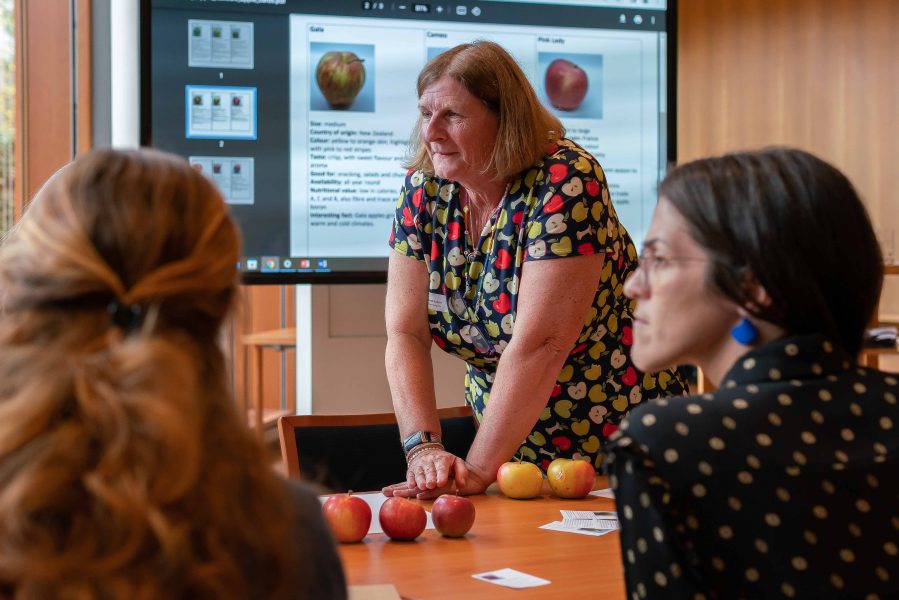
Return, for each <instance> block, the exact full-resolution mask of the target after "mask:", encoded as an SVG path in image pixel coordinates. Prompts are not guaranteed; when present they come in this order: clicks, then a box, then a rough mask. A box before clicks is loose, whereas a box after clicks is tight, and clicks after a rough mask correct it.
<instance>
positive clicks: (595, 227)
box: [525, 145, 620, 260]
mask: <svg viewBox="0 0 899 600" xmlns="http://www.w3.org/2000/svg"><path fill="white" fill-rule="evenodd" d="M542 170H543V183H542V184H540V185H538V186H536V187H535V190H534V191H535V196H536V203H535V204H534V206H533V207H532V208H531V210H530V213H529V215H528V225H527V246H526V247H527V252H526V253H525V260H540V259H544V258H563V257H566V256H581V255H586V254H598V253H609V254H614V253H615V252H616V248H615V241H616V240H617V239H618V237H619V235H620V227H619V224H618V220H617V217H616V216H615V212H614V210H612V208H611V203H610V200H609V191H608V187H607V185H606V178H605V174H604V173H603V170H602V167H600V165H599V163H598V162H596V159H594V158H593V157H592V156H590V154H589V153H587V152H585V151H583V150H581V149H580V148H577V147H576V146H574V145H572V146H571V147H570V149H562V150H559V151H557V152H556V153H554V154H553V155H551V156H549V157H548V158H547V159H546V161H545V163H544V165H543V169H542Z"/></svg>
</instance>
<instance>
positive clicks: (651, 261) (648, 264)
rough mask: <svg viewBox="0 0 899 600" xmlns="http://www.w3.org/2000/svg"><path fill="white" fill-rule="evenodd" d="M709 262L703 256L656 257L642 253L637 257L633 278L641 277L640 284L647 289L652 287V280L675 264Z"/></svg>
mask: <svg viewBox="0 0 899 600" xmlns="http://www.w3.org/2000/svg"><path fill="white" fill-rule="evenodd" d="M686 262H708V258H705V257H702V256H656V255H655V254H646V253H641V254H640V256H638V257H637V270H636V271H634V274H633V277H639V278H640V279H639V283H640V284H642V285H643V286H645V287H651V286H650V278H651V277H652V276H657V275H658V273H660V272H662V271H664V270H666V269H668V268H669V267H671V265H673V264H675V263H686Z"/></svg>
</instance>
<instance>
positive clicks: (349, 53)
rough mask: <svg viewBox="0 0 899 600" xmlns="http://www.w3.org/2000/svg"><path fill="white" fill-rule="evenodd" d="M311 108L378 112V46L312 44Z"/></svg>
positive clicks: (310, 50)
mask: <svg viewBox="0 0 899 600" xmlns="http://www.w3.org/2000/svg"><path fill="white" fill-rule="evenodd" d="M309 69H310V81H309V108H310V109H311V110H342V111H354V112H375V47H374V46H373V45H371V44H343V43H339V42H338V43H330V42H329V43H324V42H312V43H310V44H309Z"/></svg>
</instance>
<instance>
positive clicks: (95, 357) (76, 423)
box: [0, 150, 296, 599]
mask: <svg viewBox="0 0 899 600" xmlns="http://www.w3.org/2000/svg"><path fill="white" fill-rule="evenodd" d="M238 254H239V236H238V233H237V230H236V228H235V226H234V224H233V222H232V220H231V218H230V217H229V215H228V213H227V209H226V206H225V205H224V203H223V201H222V199H221V197H220V196H219V194H218V192H217V191H216V190H215V189H214V187H213V186H212V185H211V183H210V182H209V181H207V180H206V179H205V178H204V177H203V176H202V175H200V174H199V173H197V172H196V171H195V170H194V169H192V168H191V167H190V166H189V165H188V164H187V163H186V162H185V161H184V160H182V159H179V158H177V157H175V156H172V155H168V154H164V153H161V152H156V151H150V150H140V151H125V152H123V151H113V150H101V151H95V152H92V153H90V154H88V155H86V156H84V157H82V158H79V159H78V160H76V161H75V162H74V163H72V164H71V165H70V166H68V167H67V168H66V169H65V170H64V171H63V172H61V173H60V174H58V175H57V176H55V177H54V178H52V179H51V180H50V181H49V182H48V183H47V184H46V185H45V187H44V188H43V189H42V190H41V191H40V192H39V193H38V195H37V196H36V198H35V200H34V202H33V203H32V205H31V206H30V207H29V209H28V210H27V212H26V213H25V215H24V217H23V218H22V220H21V222H20V223H19V224H18V225H17V226H16V228H15V230H14V231H13V233H12V234H11V236H10V238H9V239H8V240H7V242H6V243H5V245H4V246H3V248H2V250H0V303H2V304H0V310H2V312H0V545H2V551H0V590H2V591H0V595H3V596H6V595H9V596H10V597H13V596H14V597H16V598H51V597H52V598H129V599H135V598H136V599H142V598H147V599H150V598H246V597H248V596H251V595H254V596H255V595H264V597H288V596H290V590H289V589H288V586H289V584H288V580H289V576H290V574H291V573H290V570H291V566H292V565H293V564H295V562H294V561H295V560H296V557H295V556H294V555H293V550H292V548H293V547H294V544H293V543H292V540H291V528H289V527H284V525H283V524H281V523H278V522H277V521H276V520H275V519H273V518H272V516H273V515H284V514H286V513H287V512H288V506H287V502H288V501H287V498H286V491H285V489H284V486H283V484H282V483H281V482H280V481H279V480H278V479H277V476H276V475H274V474H273V473H271V471H270V470H269V469H268V468H267V466H266V461H265V457H264V451H263V449H262V447H261V446H260V445H259V444H258V442H257V441H256V440H255V438H254V437H253V436H252V435H251V433H250V432H249V430H248V429H247V427H246V425H245V424H244V423H242V422H241V421H240V419H239V417H238V415H237V412H236V411H235V410H234V408H233V403H232V401H231V394H230V391H229V389H228V386H227V376H226V367H225V359H224V356H223V353H222V350H221V348H220V345H219V341H218V336H219V332H220V330H221V327H222V325H223V322H224V320H225V319H226V317H227V316H228V315H229V312H230V310H231V308H232V304H233V301H234V298H235V291H236V263H237V259H238ZM123 307H125V308H127V309H128V310H131V309H133V312H131V313H129V314H131V316H132V317H135V321H136V322H135V323H134V329H132V328H131V327H130V326H129V325H128V324H127V323H126V324H125V325H124V326H121V324H120V325H116V319H115V318H114V315H113V316H111V314H110V312H111V309H116V308H118V309H122V308H123ZM113 312H114V311H113ZM141 318H142V323H141ZM123 327H124V329H123ZM247 561H253V562H252V564H253V565H255V567H256V572H257V573H261V572H264V573H266V576H265V578H264V579H261V580H260V578H259V577H258V576H257V577H251V576H252V575H253V574H252V573H248V572H247V566H246V563H247Z"/></svg>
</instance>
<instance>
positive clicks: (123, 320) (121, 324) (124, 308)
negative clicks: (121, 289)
mask: <svg viewBox="0 0 899 600" xmlns="http://www.w3.org/2000/svg"><path fill="white" fill-rule="evenodd" d="M106 312H107V313H109V317H110V320H111V321H112V324H113V325H115V326H116V327H118V328H119V329H121V330H122V331H124V332H125V334H126V335H127V334H129V333H132V332H133V331H134V330H135V329H138V328H139V327H140V326H141V325H142V324H143V321H144V311H143V309H141V307H140V305H139V304H123V303H122V302H120V301H119V300H113V301H112V302H110V303H109V304H108V305H107V306H106Z"/></svg>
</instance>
